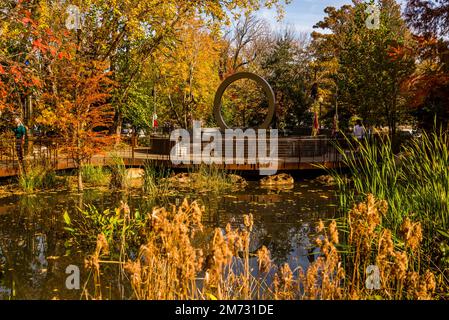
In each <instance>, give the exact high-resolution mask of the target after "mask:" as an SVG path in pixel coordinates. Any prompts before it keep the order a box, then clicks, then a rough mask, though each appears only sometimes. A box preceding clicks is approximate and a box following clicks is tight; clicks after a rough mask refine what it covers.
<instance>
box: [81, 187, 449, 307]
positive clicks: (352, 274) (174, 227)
mask: <svg viewBox="0 0 449 320" xmlns="http://www.w3.org/2000/svg"><path fill="white" fill-rule="evenodd" d="M387 209H388V207H387V205H386V202H385V201H377V200H376V199H375V198H374V197H373V196H371V195H370V196H369V197H368V199H367V200H366V201H364V202H363V203H360V204H359V205H357V206H355V207H354V208H353V209H352V210H351V211H350V213H349V216H350V219H349V221H348V226H349V229H348V230H349V232H350V239H351V241H350V242H349V244H348V247H347V248H346V250H348V252H351V253H352V254H348V255H346V257H350V258H351V263H350V264H346V265H344V264H343V258H342V255H341V254H340V253H339V248H340V247H341V245H340V239H341V237H342V235H341V233H340V232H339V229H338V226H337V223H336V222H335V221H332V222H331V223H330V225H329V226H328V227H325V225H324V223H320V228H319V231H320V233H321V236H320V237H319V238H318V239H317V240H316V244H317V246H318V247H319V248H320V252H321V253H320V255H319V256H318V257H317V258H316V260H315V261H314V262H313V263H312V264H311V265H310V267H309V268H308V269H307V270H302V269H297V270H291V269H290V267H289V265H288V264H284V265H281V266H275V265H274V264H273V262H272V261H271V257H270V252H269V250H268V249H267V248H266V247H262V248H260V249H259V250H257V252H256V253H255V254H252V253H251V252H250V247H251V234H252V232H253V224H254V222H253V217H252V215H248V216H245V217H244V221H243V224H242V226H241V227H240V228H232V227H231V226H230V225H227V226H226V228H225V229H220V228H218V229H215V230H214V231H213V232H212V234H209V238H210V242H209V244H208V245H206V246H202V247H201V248H200V247H198V246H197V245H196V243H197V242H196V241H195V239H196V236H197V235H204V233H206V232H207V231H206V229H205V228H204V227H203V225H202V222H201V221H202V216H203V214H204V208H202V207H200V206H199V205H198V204H197V203H196V202H192V203H189V202H187V201H184V203H183V204H182V205H181V206H180V207H177V208H176V207H172V208H171V209H170V210H166V209H164V208H154V209H153V212H152V213H151V214H148V215H146V217H147V218H148V227H147V228H148V232H147V233H146V235H147V236H146V239H145V242H144V244H143V245H142V246H141V247H140V250H139V255H138V257H137V258H129V257H127V256H126V254H122V255H120V256H121V259H120V260H118V261H113V260H112V261H111V260H109V259H108V256H110V255H111V252H110V244H109V243H108V241H107V238H106V236H105V235H104V234H100V235H99V236H98V240H97V246H96V249H95V251H94V253H93V254H92V255H91V256H90V257H89V258H88V259H87V262H88V263H87V266H88V267H89V268H91V270H92V271H93V274H94V275H96V276H95V277H94V282H95V284H96V286H95V287H96V288H99V287H100V284H101V273H102V270H101V268H103V267H104V266H106V265H108V266H111V265H118V266H119V267H120V268H121V269H123V270H124V271H125V272H126V273H127V274H128V279H129V284H130V286H131V287H132V289H133V292H134V296H133V298H135V299H142V300H147V299H149V300H167V299H168V300H178V299H188V300H193V299H195V300H196V299H199V300H208V299H219V300H233V299H239V300H242V299H243V300H251V299H258V300H260V299H326V300H328V299H432V298H435V297H437V296H436V293H437V291H438V290H441V289H440V285H441V284H440V283H438V282H437V279H436V277H435V275H434V274H433V273H432V272H430V271H428V270H421V269H419V268H418V269H416V268H414V264H412V263H409V261H414V260H419V259H420V256H419V255H416V254H415V253H416V252H418V251H419V249H420V245H421V240H422V237H420V232H419V231H420V228H421V225H420V224H419V223H413V222H411V221H409V220H407V221H406V223H405V224H404V225H403V228H404V230H408V231H411V232H409V233H405V234H404V237H403V241H404V244H405V245H404V246H403V247H402V248H399V247H395V246H394V245H393V240H392V237H391V231H389V230H387V229H381V228H379V226H380V224H381V221H382V217H384V215H385V213H386V211H387ZM127 210H129V209H127ZM127 212H128V213H125V216H129V211H127ZM122 239H123V240H124V239H125V238H122ZM122 247H124V246H122ZM251 261H252V262H256V265H257V267H256V269H257V270H252V269H253V268H252V266H253V265H252V264H251ZM372 264H377V266H378V268H379V273H380V275H381V278H380V279H381V280H380V283H379V285H380V289H379V290H376V291H373V290H371V289H372V288H370V287H369V286H367V285H366V281H365V280H366V274H365V270H366V267H367V266H370V265H372ZM343 266H346V268H345V269H344V268H343ZM85 287H86V288H87V284H86V286H85ZM446 289H447V287H446ZM443 290H445V289H444V288H443ZM84 296H85V297H86V298H95V299H101V297H102V294H101V290H96V292H95V293H94V294H92V295H90V294H89V293H88V292H84Z"/></svg>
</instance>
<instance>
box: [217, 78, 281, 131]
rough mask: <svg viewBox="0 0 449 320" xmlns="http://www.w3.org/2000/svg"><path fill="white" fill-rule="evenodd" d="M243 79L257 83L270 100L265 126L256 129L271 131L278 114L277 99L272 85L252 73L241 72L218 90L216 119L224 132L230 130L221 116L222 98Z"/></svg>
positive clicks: (226, 80)
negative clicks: (276, 113) (233, 85)
mask: <svg viewBox="0 0 449 320" xmlns="http://www.w3.org/2000/svg"><path fill="white" fill-rule="evenodd" d="M241 79H249V80H253V81H255V82H256V83H257V84H259V85H260V86H261V87H262V89H263V91H264V92H265V94H266V96H267V98H268V114H267V117H266V119H265V121H264V123H263V124H261V125H260V126H259V127H258V128H255V129H269V128H270V125H271V124H272V122H273V118H274V114H275V112H276V99H275V97H274V92H273V89H272V88H271V86H270V84H269V83H268V82H267V81H266V80H265V79H264V78H262V77H259V76H258V75H256V74H254V73H251V72H239V73H236V74H233V75H232V76H230V77H228V78H226V79H225V80H224V81H223V83H222V84H221V85H220V87H219V88H218V90H217V93H216V94H215V101H214V117H215V120H216V121H217V123H218V125H219V126H220V128H221V129H222V130H226V129H230V127H229V126H228V125H227V124H226V123H225V121H224V120H223V115H222V114H221V107H222V101H221V100H222V98H223V94H224V93H225V91H226V89H227V88H228V87H229V86H230V85H231V84H233V83H234V82H236V81H238V80H241Z"/></svg>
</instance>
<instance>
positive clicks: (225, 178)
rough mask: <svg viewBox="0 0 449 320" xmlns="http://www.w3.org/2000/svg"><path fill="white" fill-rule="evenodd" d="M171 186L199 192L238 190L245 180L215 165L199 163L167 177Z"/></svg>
mask: <svg viewBox="0 0 449 320" xmlns="http://www.w3.org/2000/svg"><path fill="white" fill-rule="evenodd" d="M167 181H168V183H169V184H170V187H171V188H175V189H180V190H189V191H195V192H199V193H206V192H215V193H217V192H221V191H224V190H238V189H242V188H244V187H246V185H247V182H246V181H245V179H243V178H242V177H240V176H237V175H235V174H231V173H229V172H227V171H226V170H222V169H220V168H218V167H217V166H213V165H212V166H210V165H200V166H197V167H194V168H192V169H190V170H189V172H188V173H182V174H178V175H175V176H172V177H170V178H168V179H167Z"/></svg>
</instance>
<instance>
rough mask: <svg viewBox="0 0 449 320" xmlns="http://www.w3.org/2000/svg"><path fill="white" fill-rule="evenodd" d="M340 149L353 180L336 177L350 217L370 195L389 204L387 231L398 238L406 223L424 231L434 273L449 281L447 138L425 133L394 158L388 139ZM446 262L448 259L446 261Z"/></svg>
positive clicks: (344, 209) (342, 205)
mask: <svg viewBox="0 0 449 320" xmlns="http://www.w3.org/2000/svg"><path fill="white" fill-rule="evenodd" d="M351 144H352V147H351V148H350V149H349V150H345V149H343V148H340V154H341V157H342V160H343V164H344V166H346V167H347V168H348V169H349V172H350V176H351V180H348V179H346V177H345V176H343V175H341V174H340V173H339V172H336V171H333V172H331V174H332V175H333V177H334V179H335V181H336V183H337V187H338V195H339V200H340V208H341V211H342V212H343V213H344V214H345V213H347V212H349V209H350V208H351V206H352V205H353V204H354V203H357V202H358V201H360V199H361V198H363V197H365V196H366V195H367V194H373V195H374V196H375V197H376V198H378V199H382V200H386V201H387V202H388V205H389V206H388V210H387V211H386V212H385V216H384V218H383V219H382V226H383V227H386V228H389V229H390V230H391V231H392V234H393V237H394V238H398V237H399V235H400V233H401V228H402V226H403V223H404V222H405V221H407V219H409V220H412V221H418V222H420V224H421V227H422V234H423V247H424V250H425V252H426V253H427V254H428V255H429V257H428V258H427V259H426V260H425V261H424V262H425V264H426V265H427V266H429V267H432V268H433V267H435V265H436V266H438V268H440V269H441V270H443V271H444V272H446V276H448V275H449V269H448V267H449V266H448V265H447V263H445V261H446V260H445V254H444V252H443V251H444V248H445V247H446V245H447V244H449V232H448V231H449V201H448V199H449V170H448V168H449V153H448V146H449V139H448V135H447V134H446V133H443V132H441V131H440V132H433V133H430V134H429V133H423V135H422V137H420V138H416V139H413V140H411V141H409V142H408V143H406V144H405V145H403V146H402V150H401V152H400V153H399V154H395V153H394V152H393V147H392V143H391V141H390V140H389V138H388V137H386V138H385V139H383V140H381V141H379V142H375V143H372V142H371V143H365V142H363V143H359V142H351ZM446 256H447V255H446Z"/></svg>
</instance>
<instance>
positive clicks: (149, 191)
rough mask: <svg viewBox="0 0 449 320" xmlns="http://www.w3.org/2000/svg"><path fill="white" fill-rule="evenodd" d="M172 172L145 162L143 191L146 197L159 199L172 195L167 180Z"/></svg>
mask: <svg viewBox="0 0 449 320" xmlns="http://www.w3.org/2000/svg"><path fill="white" fill-rule="evenodd" d="M170 174H171V171H170V170H169V169H166V168H165V167H163V166H157V165H155V164H154V163H152V162H151V161H147V162H145V165H144V175H143V191H144V193H145V194H146V195H148V196H152V197H159V196H164V195H168V194H169V193H170V187H169V183H168V182H167V180H166V178H167V177H169V176H170Z"/></svg>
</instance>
